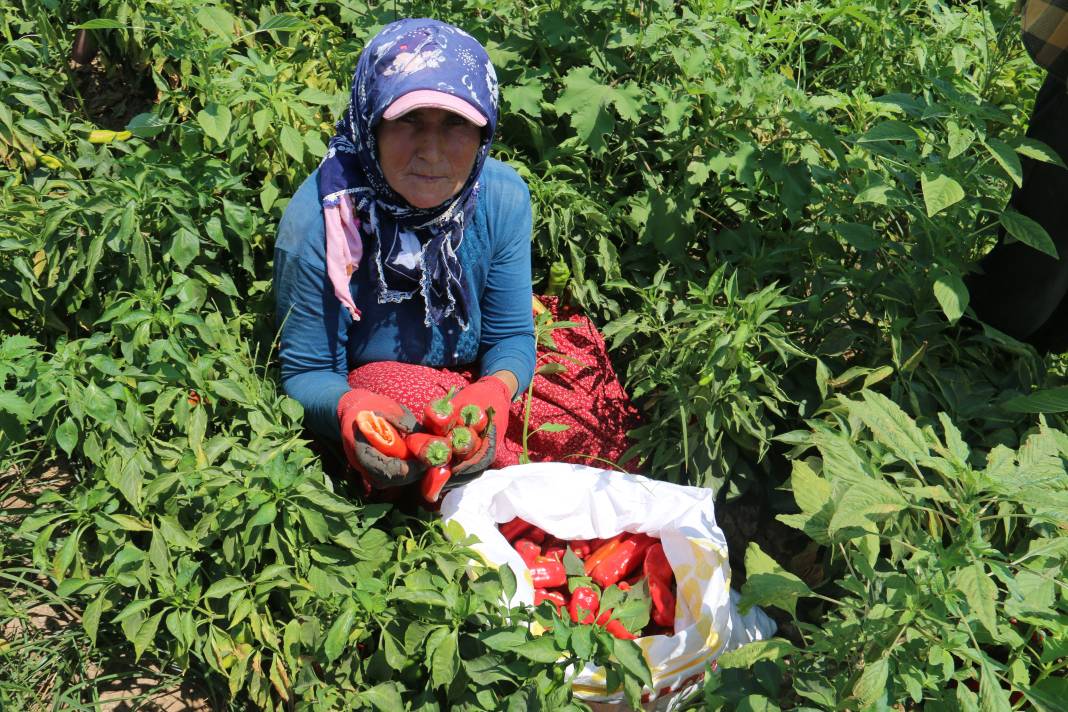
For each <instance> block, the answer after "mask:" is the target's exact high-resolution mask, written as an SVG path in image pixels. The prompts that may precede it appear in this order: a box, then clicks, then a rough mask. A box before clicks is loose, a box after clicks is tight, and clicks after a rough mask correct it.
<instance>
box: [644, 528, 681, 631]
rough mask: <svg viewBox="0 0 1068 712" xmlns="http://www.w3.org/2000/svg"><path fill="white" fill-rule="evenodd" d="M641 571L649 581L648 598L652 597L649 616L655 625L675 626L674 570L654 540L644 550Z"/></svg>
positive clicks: (660, 546) (659, 544)
mask: <svg viewBox="0 0 1068 712" xmlns="http://www.w3.org/2000/svg"><path fill="white" fill-rule="evenodd" d="M642 571H643V573H644V574H645V577H646V579H648V581H649V598H651V599H652V602H653V609H652V611H651V614H650V615H651V617H652V619H653V621H654V622H655V623H656V624H657V625H661V626H666V627H671V628H674V626H675V593H674V589H675V586H674V580H675V572H674V571H672V570H671V564H670V563H668V560H667V556H666V555H665V554H664V546H663V544H661V543H660V542H656V543H655V544H653V545H652V546H650V547H649V549H648V551H646V552H645V562H644V563H643V564H642Z"/></svg>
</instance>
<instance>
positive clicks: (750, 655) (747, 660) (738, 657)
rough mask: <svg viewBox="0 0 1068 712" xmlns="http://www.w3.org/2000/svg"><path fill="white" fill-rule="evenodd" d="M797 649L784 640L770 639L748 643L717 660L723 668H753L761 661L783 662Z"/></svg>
mask: <svg viewBox="0 0 1068 712" xmlns="http://www.w3.org/2000/svg"><path fill="white" fill-rule="evenodd" d="M796 650H797V649H796V648H795V647H794V646H793V644H792V643H790V642H789V641H787V640H783V639H782V638H769V639H768V640H758V641H755V642H753V643H748V644H746V645H743V646H742V647H740V648H737V649H735V650H731V651H730V652H726V653H724V654H723V655H720V656H719V657H718V658H717V659H716V663H717V665H718V666H719V667H721V668H739V669H746V668H751V667H753V665H755V664H757V663H758V662H760V661H761V660H782V659H783V658H784V657H786V656H787V655H789V654H791V653H793V652H794V651H796Z"/></svg>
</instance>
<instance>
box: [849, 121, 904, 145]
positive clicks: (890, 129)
mask: <svg viewBox="0 0 1068 712" xmlns="http://www.w3.org/2000/svg"><path fill="white" fill-rule="evenodd" d="M918 138H919V134H917V133H916V129H914V128H912V127H911V126H909V125H908V124H906V123H905V122H904V121H897V120H896V119H890V120H888V121H882V122H880V123H878V124H875V125H874V126H872V127H871V128H870V129H868V130H867V131H866V132H865V133H864V135H863V136H861V137H860V138H858V139H857V143H871V142H873V141H915V140H917V139H918Z"/></svg>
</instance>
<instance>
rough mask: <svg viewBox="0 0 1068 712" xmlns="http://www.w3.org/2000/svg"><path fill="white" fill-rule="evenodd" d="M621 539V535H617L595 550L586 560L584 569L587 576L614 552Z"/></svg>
mask: <svg viewBox="0 0 1068 712" xmlns="http://www.w3.org/2000/svg"><path fill="white" fill-rule="evenodd" d="M622 539H623V534H617V535H616V536H614V537H612V538H611V539H608V540H607V541H605V543H603V544H601V546H600V547H599V548H598V549H596V550H595V551H594V552H593V553H592V554H591V555H590V557H589V558H588V559H586V562H585V564H584V567H585V569H586V575H587V576H589V575H590V574H591V573H593V570H594V569H595V568H597V564H599V563H601V561H603V560H604V558H605V557H606V556H608V555H609V554H611V553H612V552H613V551H615V550H616V547H617V546H619V542H620V541H621V540H622Z"/></svg>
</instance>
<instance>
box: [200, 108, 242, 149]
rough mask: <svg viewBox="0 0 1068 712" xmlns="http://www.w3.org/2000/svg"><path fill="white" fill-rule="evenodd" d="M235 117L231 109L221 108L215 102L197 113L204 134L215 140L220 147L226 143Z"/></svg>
mask: <svg viewBox="0 0 1068 712" xmlns="http://www.w3.org/2000/svg"><path fill="white" fill-rule="evenodd" d="M232 122H233V117H232V115H231V114H230V108H229V107H227V106H221V105H219V104H216V103H215V102H211V103H209V104H208V105H207V106H206V107H204V108H203V109H202V110H201V111H198V112H197V123H198V124H200V127H201V128H202V129H204V133H206V134H207V135H208V136H210V137H211V138H212V139H214V140H215V143H217V144H219V145H220V146H221V145H223V144H224V143H226V140H227V138H228V137H229V135H230V125H231V123H232Z"/></svg>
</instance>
